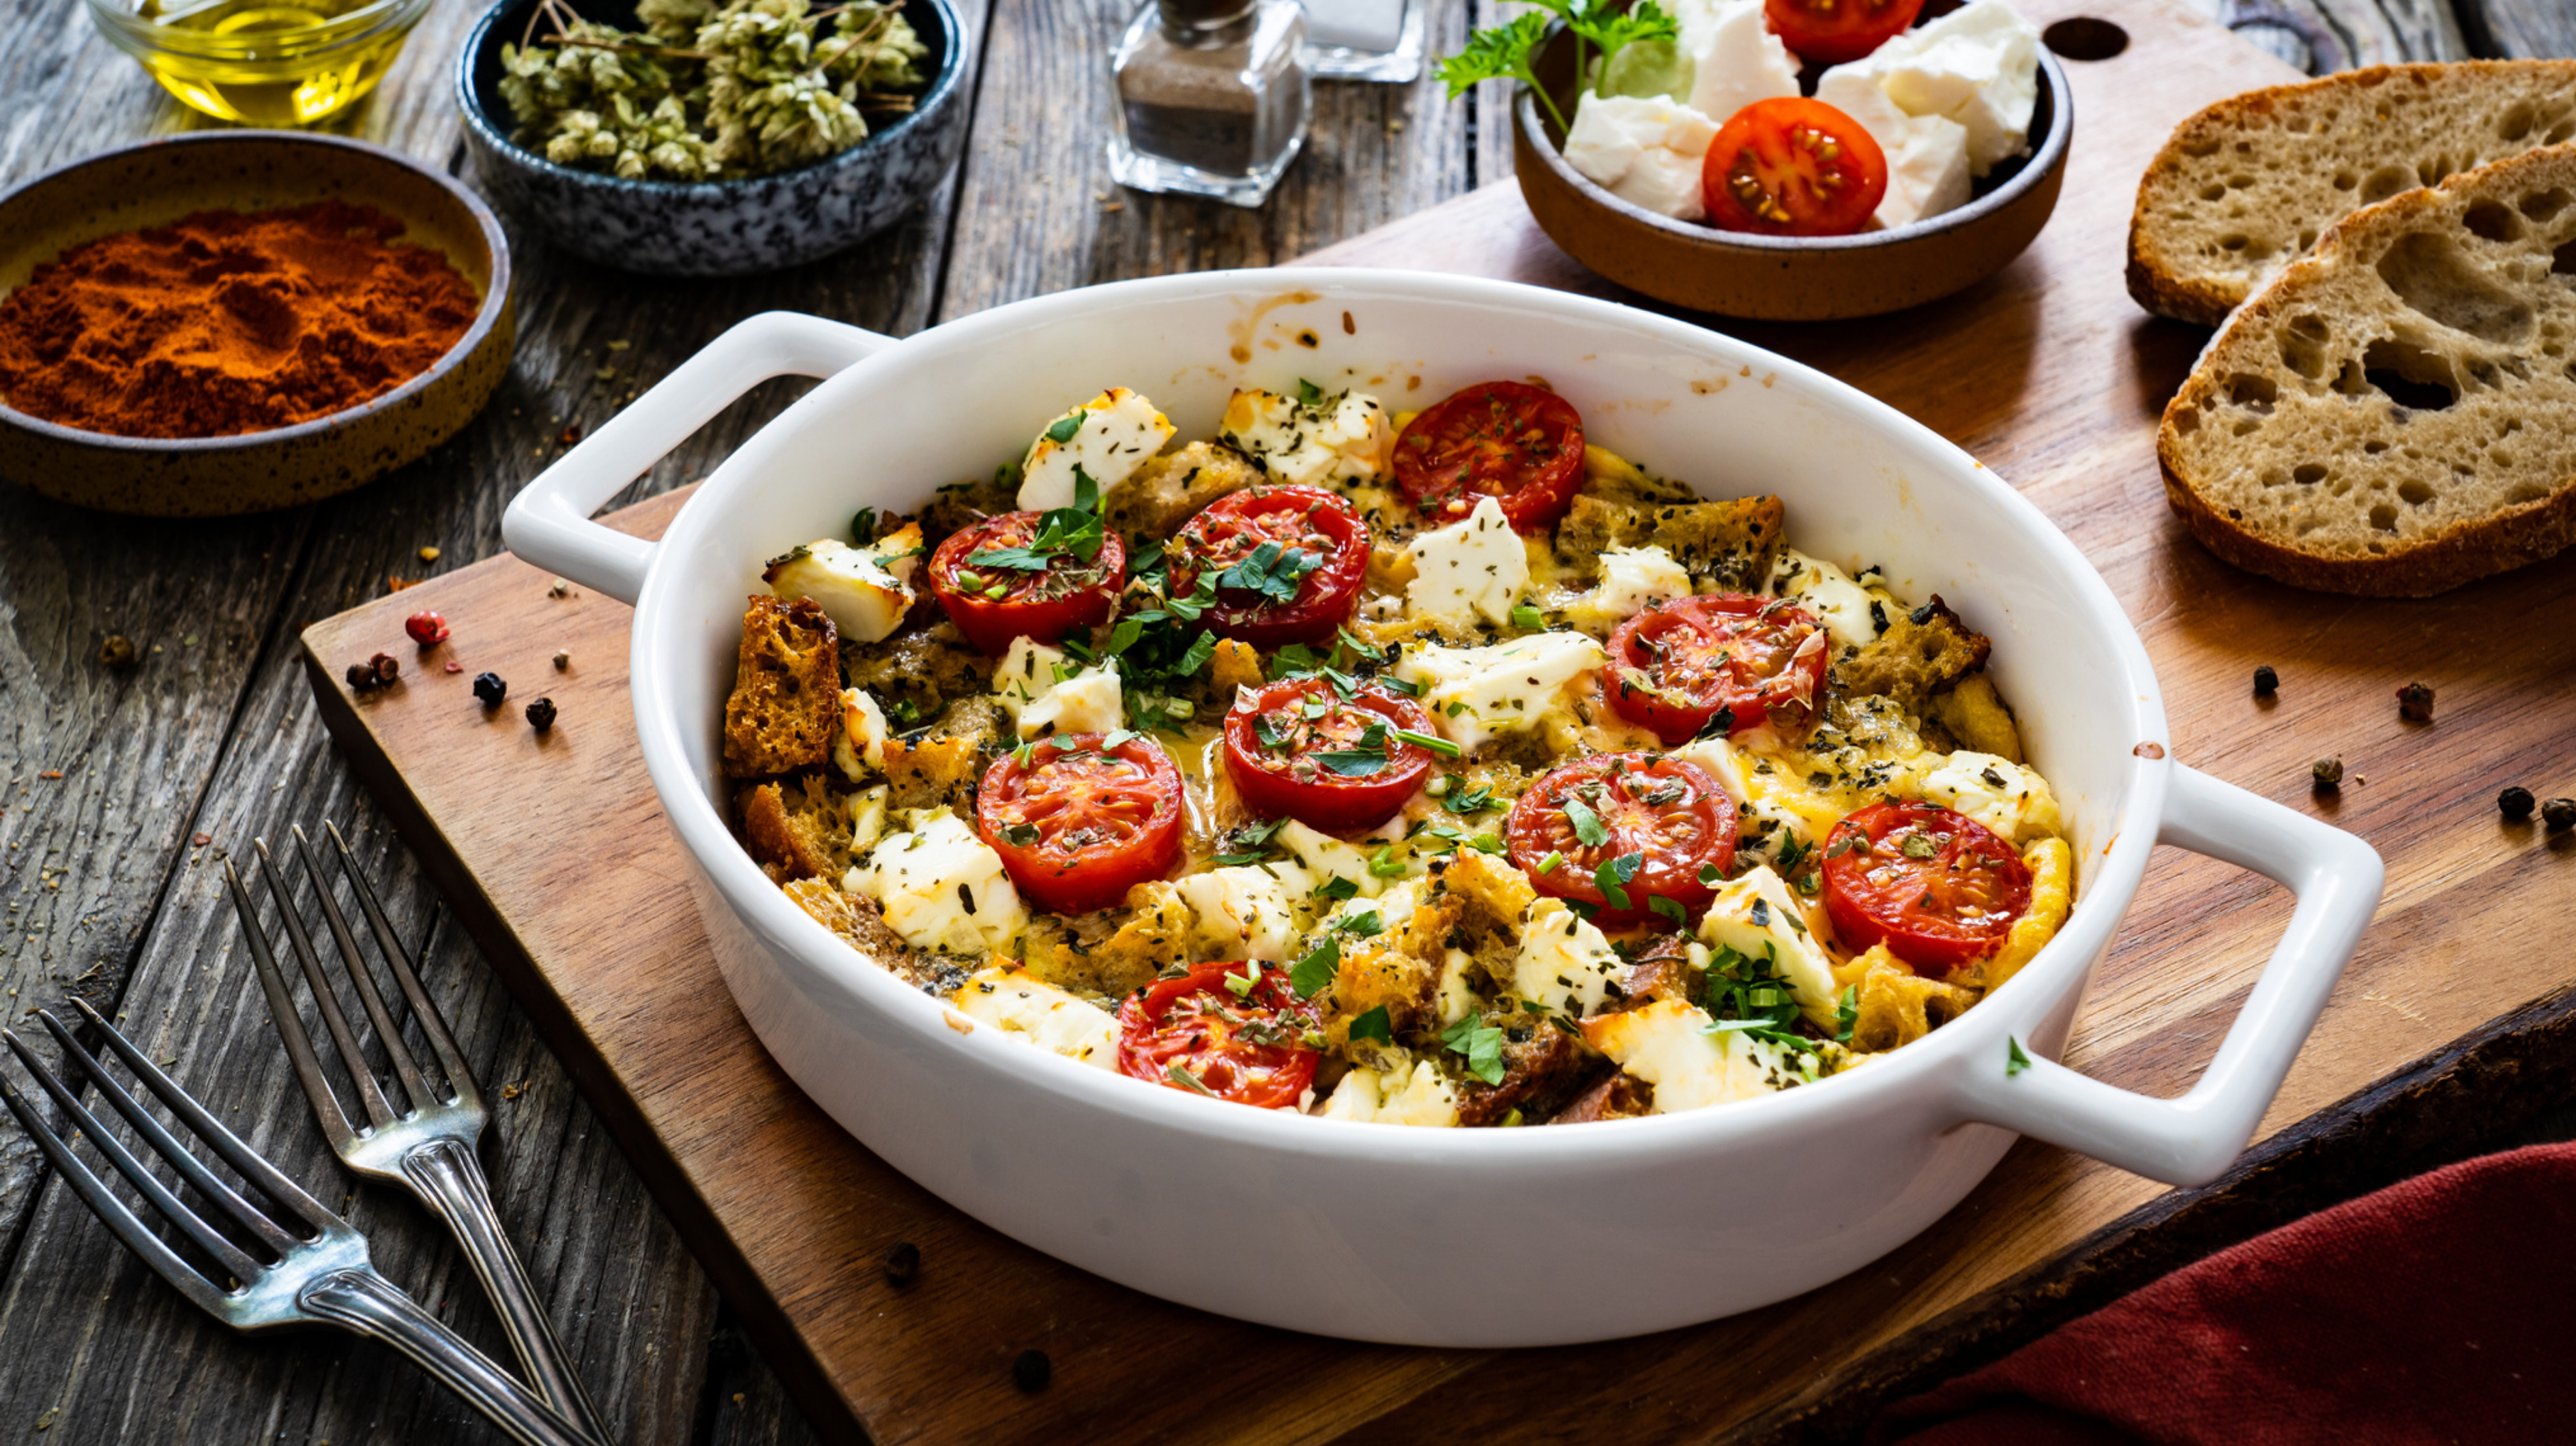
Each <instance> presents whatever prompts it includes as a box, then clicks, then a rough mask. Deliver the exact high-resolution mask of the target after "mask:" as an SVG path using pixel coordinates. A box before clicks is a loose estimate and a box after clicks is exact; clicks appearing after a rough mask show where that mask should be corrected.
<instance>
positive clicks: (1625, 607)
mask: <svg viewBox="0 0 2576 1446" xmlns="http://www.w3.org/2000/svg"><path fill="white" fill-rule="evenodd" d="M1690 595H1691V579H1690V574H1689V573H1688V572H1685V571H1683V570H1682V565H1681V564H1680V563H1678V562H1675V561H1673V555H1672V554H1671V553H1669V552H1667V551H1665V550H1664V549H1663V548H1661V547H1614V548H1611V549H1610V550H1609V551H1607V552H1604V553H1602V554H1601V581H1600V582H1599V583H1598V584H1596V585H1595V586H1594V587H1593V589H1592V590H1591V591H1590V592H1587V593H1585V594H1583V595H1582V596H1581V597H1578V598H1576V599H1575V600H1574V601H1573V602H1572V603H1570V604H1568V605H1567V606H1566V610H1565V613H1566V616H1567V617H1568V618H1571V619H1572V620H1573V621H1574V623H1575V625H1576V626H1578V627H1582V628H1586V629H1590V630H1592V631H1595V632H1605V633H1606V632H1608V631H1609V630H1610V629H1612V628H1614V627H1617V626H1618V625H1619V624H1620V623H1622V622H1625V621H1627V620H1628V619H1629V618H1632V617H1635V616H1636V615H1637V614H1639V613H1641V612H1644V611H1645V610H1646V607H1647V605H1648V604H1650V603H1656V602H1662V601H1665V600H1667V599H1670V598H1677V597H1689V596H1690Z"/></svg>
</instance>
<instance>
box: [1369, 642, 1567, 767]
mask: <svg viewBox="0 0 2576 1446" xmlns="http://www.w3.org/2000/svg"><path fill="white" fill-rule="evenodd" d="M1607 656H1608V655H1607V654H1606V653H1604V652H1603V651H1602V647H1601V644H1600V642H1599V641H1598V640H1596V639H1593V638H1590V637H1586V636H1585V635H1583V634H1582V633H1532V634H1530V635H1529V636H1527V637H1522V638H1514V639H1512V640H1511V641H1510V642H1507V643H1496V644H1494V645H1492V646H1491V647H1483V648H1451V647H1443V646H1441V645H1439V644H1436V643H1425V644H1417V645H1414V646H1411V647H1408V648H1406V649H1405V651H1404V657H1403V659H1402V660H1401V661H1399V662H1398V663H1397V664H1396V667H1395V675H1396V676H1397V677H1399V678H1402V679H1403V680H1404V681H1406V682H1408V683H1412V684H1414V685H1416V686H1417V687H1419V688H1421V689H1422V694H1421V702H1422V706H1423V707H1424V708H1425V709H1426V710H1428V711H1429V712H1430V714H1431V717H1432V720H1433V722H1434V723H1436V724H1437V725H1438V726H1439V729H1440V732H1441V735H1442V736H1443V737H1445V738H1447V739H1449V741H1451V742H1453V743H1455V744H1457V745H1458V746H1459V747H1461V748H1481V747H1483V746H1484V745H1485V744H1486V743H1489V742H1491V741H1492V740H1494V739H1496V738H1499V737H1501V736H1502V735H1504V734H1506V733H1513V732H1519V731H1522V730H1525V729H1528V728H1531V727H1534V726H1536V725H1537V723H1538V721H1539V719H1540V716H1541V715H1542V714H1544V713H1546V712H1547V711H1548V709H1549V708H1550V707H1552V706H1554V705H1555V703H1556V702H1557V700H1558V698H1559V696H1560V695H1562V694H1563V693H1564V692H1565V690H1566V689H1567V688H1568V687H1569V686H1570V685H1572V684H1573V683H1574V682H1575V680H1577V679H1579V678H1581V677H1582V676H1583V675H1584V674H1586V673H1589V672H1593V671H1596V670H1598V669H1599V668H1600V666H1601V664H1602V661H1603V659H1604V658H1605V657H1607Z"/></svg>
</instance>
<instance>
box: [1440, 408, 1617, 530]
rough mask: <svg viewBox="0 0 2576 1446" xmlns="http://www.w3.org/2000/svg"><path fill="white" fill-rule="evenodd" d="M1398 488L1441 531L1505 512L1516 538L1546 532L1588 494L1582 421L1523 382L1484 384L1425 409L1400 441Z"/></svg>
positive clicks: (1504, 514)
mask: <svg viewBox="0 0 2576 1446" xmlns="http://www.w3.org/2000/svg"><path fill="white" fill-rule="evenodd" d="M1395 484H1396V486H1398V487H1400V488H1402V489H1403V490H1404V495H1405V497H1406V498H1407V499H1408V500H1410V501H1411V502H1412V503H1413V506H1414V508H1415V510H1417V511H1419V512H1420V513H1421V514H1422V515H1423V516H1424V517H1427V518H1429V519H1431V521H1432V522H1433V523H1434V524H1435V525H1437V524H1445V523H1450V522H1456V521H1458V520H1459V519H1461V518H1463V517H1465V516H1466V515H1467V514H1468V513H1470V512H1473V511H1475V510H1476V503H1477V501H1478V499H1480V498H1485V497H1491V498H1493V499H1494V500H1495V501H1497V502H1499V503H1501V504H1502V508H1503V516H1505V517H1507V518H1509V519H1511V524H1512V529H1513V530H1514V531H1516V532H1543V531H1545V530H1547V529H1548V528H1550V527H1552V526H1554V525H1555V524H1556V520H1557V519H1558V518H1560V517H1563V516H1564V515H1565V510H1566V509H1567V508H1569V507H1571V506H1573V505H1574V494H1575V492H1576V491H1577V490H1578V489H1580V488H1581V487H1582V486H1583V417H1582V415H1581V414H1580V413H1578V412H1576V411H1575V410H1574V404H1573V403H1572V402H1569V401H1567V400H1566V399H1565V398H1563V397H1560V396H1558V395H1557V394H1556V393H1554V392H1551V391H1547V390H1545V389H1544V388H1540V387H1534V386H1530V385H1529V384H1527V383H1525V382H1478V383H1477V384H1475V385H1474V386H1472V387H1462V388H1460V389H1459V390H1458V391H1456V392H1453V393H1451V394H1450V395H1449V396H1448V397H1447V398H1445V399H1444V400H1441V401H1438V402H1434V403H1433V404H1431V405H1430V406H1429V407H1427V408H1425V409H1424V410H1423V412H1422V415H1420V416H1418V417H1415V418H1414V419H1413V420H1412V421H1411V422H1408V423H1406V424H1405V428H1404V431H1403V432H1402V433H1401V434H1400V435H1398V436H1397V437H1396V439H1395Z"/></svg>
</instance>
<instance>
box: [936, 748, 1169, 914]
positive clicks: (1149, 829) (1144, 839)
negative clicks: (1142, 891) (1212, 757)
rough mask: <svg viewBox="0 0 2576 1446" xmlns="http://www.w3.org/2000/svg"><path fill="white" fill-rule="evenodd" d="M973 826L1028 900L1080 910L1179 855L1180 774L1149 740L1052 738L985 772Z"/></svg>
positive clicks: (1108, 901)
mask: <svg viewBox="0 0 2576 1446" xmlns="http://www.w3.org/2000/svg"><path fill="white" fill-rule="evenodd" d="M1023 756H1025V757H1026V758H1027V760H1028V761H1027V762H1025V763H1023V762H1022V761H1021V759H1022V757H1023ZM975 827H976V829H977V830H978V831H979V832H981V833H982V834H983V835H984V842H986V843H988V844H991V845H992V846H993V852H995V853H997V854H1000V855H1001V856H1002V867H1004V868H1006V869H1008V870H1010V872H1011V882H1012V883H1013V884H1016V885H1018V886H1019V890H1020V893H1021V894H1022V895H1024V896H1026V897H1027V899H1028V900H1029V902H1031V903H1033V904H1036V905H1037V906H1038V907H1040V908H1042V909H1052V910H1054V911H1055V912H1056V913H1059V914H1087V913H1089V912H1091V911H1092V910H1094V909H1105V908H1107V907H1109V906H1110V905H1112V904H1114V903H1117V902H1118V901H1119V900H1121V899H1123V898H1125V897H1127V891H1128V890H1129V889H1130V888H1133V887H1135V886H1136V885H1138V884H1141V883H1143V882H1145V881H1146V880H1147V879H1158V878H1161V877H1162V876H1163V875H1164V874H1165V873H1168V872H1169V871H1170V870H1171V867H1172V865H1173V864H1174V863H1176V862H1178V861H1179V859H1180V857H1181V770H1180V769H1179V767H1178V766H1176V765H1175V764H1174V763H1173V762H1172V757H1171V755H1170V754H1168V753H1165V752H1164V751H1163V748H1162V745H1161V744H1158V743H1156V742H1154V741H1153V740H1151V739H1148V738H1139V737H1132V736H1131V737H1127V738H1122V739H1120V740H1119V741H1118V743H1117V745H1116V746H1115V747H1112V746H1110V745H1109V735H1107V734H1105V733H1075V734H1070V735H1063V734H1059V735H1058V736H1056V737H1053V738H1046V739H1041V740H1039V741H1038V742H1036V743H1032V744H1029V745H1027V746H1026V747H1024V748H1022V749H1020V750H1018V751H1016V752H1012V753H1008V754H1005V755H1003V757H1002V758H1001V759H1000V761H998V762H996V763H995V764H994V765H993V766H992V767H990V768H988V769H986V770H984V782H983V785H982V787H981V788H979V789H978V790H977V791H976V797H975Z"/></svg>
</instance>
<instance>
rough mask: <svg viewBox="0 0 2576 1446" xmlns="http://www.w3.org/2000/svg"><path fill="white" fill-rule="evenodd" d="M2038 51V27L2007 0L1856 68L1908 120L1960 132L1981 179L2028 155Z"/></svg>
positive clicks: (1978, 2) (1935, 27)
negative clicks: (1932, 120) (1948, 124)
mask: <svg viewBox="0 0 2576 1446" xmlns="http://www.w3.org/2000/svg"><path fill="white" fill-rule="evenodd" d="M2039 46H2040V39H2039V27H2038V26H2037V25H2034V24H2032V23H2031V22H2030V20H2029V19H2028V18H2027V17H2025V16H2024V15H2022V13H2021V12H2020V11H2018V10H2015V9H2014V8H2013V7H2012V6H2010V5H2008V4H2006V3H2005V0H1973V3H1971V4H1968V5H1963V6H1961V7H1960V8H1958V9H1956V10H1953V11H1951V12H1950V13H1949V14H1947V15H1944V16H1942V17H1941V18H1940V19H1938V20H1935V21H1933V22H1932V23H1930V24H1928V25H1925V26H1922V27H1920V28H1918V29H1914V30H1909V31H1905V32H1903V33H1901V34H1898V35H1895V36H1893V37H1890V38H1889V40H1888V41H1887V43H1886V44H1884V45H1882V46H1880V47H1879V48H1878V49H1877V50H1876V51H1875V52H1873V53H1871V54H1870V56H1869V57H1868V58H1867V59H1866V60H1865V61H1863V62H1861V63H1862V64H1866V65H1867V66H1869V68H1870V69H1871V71H1872V72H1873V73H1874V74H1875V76H1876V78H1877V80H1878V85H1879V89H1881V90H1883V91H1885V92H1887V98H1888V99H1890V100H1892V101H1894V102H1896V103H1897V105H1899V106H1901V107H1903V108H1904V110H1905V113H1906V114H1908V115H1914V116H1941V117H1944V118H1946V119H1948V120H1951V121H1955V122H1957V123H1958V124H1959V125H1961V126H1963V127H1965V128H1966V129H1967V132H1968V165H1969V168H1970V169H1971V170H1972V171H1973V172H1974V173H1975V174H1976V175H1979V176H1983V175H1985V174H1986V173H1987V172H1988V171H1991V170H1993V169H1994V168H1995V167H1996V166H1997V165H1999V164H2001V163H2002V162H2004V161H2007V160H2010V159H2011V158H2012V157H2014V156H2018V155H2022V154H2024V153H2026V152H2028V151H2029V149H2030V119H2031V113H2032V111H2033V109H2034V108H2035V107H2036V105H2037V103H2038V100H2039Z"/></svg>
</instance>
